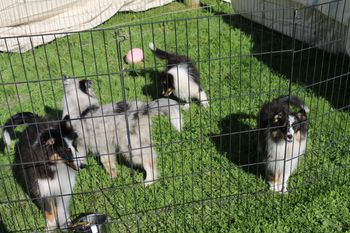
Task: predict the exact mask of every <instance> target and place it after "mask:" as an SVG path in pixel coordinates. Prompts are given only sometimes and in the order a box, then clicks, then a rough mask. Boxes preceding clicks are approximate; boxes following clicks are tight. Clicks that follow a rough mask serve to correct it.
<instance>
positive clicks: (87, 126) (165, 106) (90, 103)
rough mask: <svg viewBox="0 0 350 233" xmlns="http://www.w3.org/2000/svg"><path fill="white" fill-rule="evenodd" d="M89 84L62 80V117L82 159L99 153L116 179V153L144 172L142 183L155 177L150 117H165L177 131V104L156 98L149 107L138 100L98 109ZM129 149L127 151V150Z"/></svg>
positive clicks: (98, 104)
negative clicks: (70, 128) (67, 118)
mask: <svg viewBox="0 0 350 233" xmlns="http://www.w3.org/2000/svg"><path fill="white" fill-rule="evenodd" d="M91 85H92V81H90V80H81V81H79V80H75V79H71V78H67V79H65V81H64V92H65V96H64V98H63V115H66V114H69V115H70V117H71V119H72V126H73V128H74V130H75V131H76V132H77V134H78V135H79V136H78V139H77V145H78V150H79V152H80V154H81V155H82V156H83V157H85V156H86V155H87V152H88V151H90V152H92V153H94V154H98V155H99V156H100V158H101V162H102V164H103V166H104V167H105V169H106V170H107V172H108V173H109V174H110V176H111V177H116V164H115V163H116V155H115V153H116V151H117V150H118V151H119V153H121V154H122V155H123V156H124V157H125V158H126V159H127V160H129V161H130V162H131V163H133V164H135V165H141V166H142V167H143V168H144V169H145V171H146V179H145V180H144V184H145V185H148V184H151V183H153V181H154V180H156V179H157V177H158V172H157V168H156V158H157V154H156V152H155V151H154V149H153V147H152V139H151V134H150V130H151V129H150V126H151V115H168V116H169V118H170V121H171V123H172V125H173V126H174V127H175V128H176V129H177V130H178V131H180V130H181V128H182V126H181V125H182V119H181V113H180V111H179V106H178V103H177V102H176V101H174V100H171V99H164V98H162V99H158V100H154V101H152V102H149V103H148V104H146V103H143V102H141V101H128V102H119V103H111V104H107V105H103V106H101V105H100V103H99V102H98V100H97V98H96V97H95V94H94V92H93V91H92V89H91ZM129 147H130V148H129Z"/></svg>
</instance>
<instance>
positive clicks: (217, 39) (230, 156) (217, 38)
mask: <svg viewBox="0 0 350 233" xmlns="http://www.w3.org/2000/svg"><path fill="white" fill-rule="evenodd" d="M328 4H334V3H328ZM323 6H325V7H326V6H327V4H323V5H319V6H313V7H321V8H322V7H323ZM310 9H312V7H311V8H309V7H308V8H302V9H297V11H296V9H285V8H282V9H278V10H274V13H273V14H272V15H276V16H277V15H281V14H282V15H283V16H284V17H285V18H286V19H290V18H294V24H293V25H294V26H293V27H292V28H291V29H292V30H294V31H292V32H291V34H292V35H294V36H292V37H287V36H284V35H281V34H279V33H277V32H276V31H274V30H271V29H268V28H266V27H264V26H262V25H260V24H256V23H254V22H252V21H249V20H247V19H246V18H245V17H242V15H238V14H222V13H220V12H216V13H217V14H212V12H210V14H209V13H208V12H205V13H203V15H201V16H198V17H194V18H182V19H172V20H165V21H159V22H149V23H138V24H133V25H124V26H119V27H117V28H105V29H95V30H91V31H84V32H74V33H70V35H69V36H66V37H63V38H60V39H57V40H55V41H53V42H51V43H50V44H46V45H43V46H41V47H39V48H37V49H34V50H31V51H30V52H27V53H23V54H9V53H3V54H1V60H0V62H1V67H2V70H1V82H0V83H1V89H2V91H1V93H0V101H1V103H2V110H1V111H2V114H1V116H0V123H1V125H2V127H3V126H4V125H5V122H6V120H7V119H9V118H10V117H11V116H12V115H14V114H16V113H18V112H33V113H37V114H38V115H40V116H47V119H49V120H45V124H53V125H55V124H58V125H59V123H62V122H63V121H62V120H61V119H62V117H64V116H63V115H64V113H68V115H69V114H70V112H72V111H74V106H70V105H69V104H72V103H73V102H74V101H71V102H70V101H69V100H67V98H68V97H67V87H66V86H67V83H66V82H67V81H66V80H65V79H64V78H63V76H70V77H71V78H72V80H86V79H87V80H91V81H92V84H91V83H89V84H88V83H86V82H84V85H89V86H88V88H91V90H93V92H94V94H91V95H89V93H85V94H86V95H89V98H88V107H87V108H88V111H87V113H86V117H83V116H82V115H84V114H83V110H85V109H81V108H80V109H79V107H78V109H79V110H78V115H74V114H72V113H71V115H70V122H73V123H72V125H73V126H74V127H76V128H75V131H76V132H77V133H78V138H83V139H84V140H83V141H84V143H90V144H92V145H91V146H90V147H89V146H87V145H85V146H86V148H85V150H86V149H87V150H90V151H91V152H93V153H86V155H87V154H88V155H89V156H88V157H87V160H86V161H85V163H86V164H87V167H86V168H84V169H81V170H79V171H78V172H77V173H76V181H75V185H74V184H72V183H70V192H68V193H61V194H58V195H57V194H50V195H49V196H51V197H52V196H53V197H55V195H56V196H57V197H58V198H61V197H64V196H70V197H72V198H71V201H70V202H68V204H69V210H70V215H71V216H77V215H79V214H81V213H89V212H93V213H104V214H106V215H107V216H108V217H109V220H108V229H109V230H108V231H107V232H178V231H183V232H201V231H203V232H219V231H222V232H225V231H230V230H232V231H243V232H244V231H245V229H253V228H252V227H251V226H250V228H249V227H248V226H247V225H245V224H244V223H242V222H254V221H253V219H254V218H255V217H257V216H264V218H266V219H269V220H271V221H273V220H276V219H279V218H281V216H283V213H285V212H286V211H288V208H290V206H293V205H296V204H297V202H299V201H300V200H305V199H307V198H308V197H310V198H312V196H313V195H314V192H316V191H315V190H322V189H323V188H324V189H326V188H327V187H331V186H332V185H336V184H343V183H345V182H346V181H347V179H348V178H349V175H348V174H349V159H348V158H347V157H345V156H344V155H345V154H347V153H349V130H350V129H349V127H348V125H347V122H348V116H349V114H348V111H349V106H350V103H349V93H350V92H349V87H348V74H349V69H350V63H349V59H348V57H347V56H346V55H345V54H329V53H327V52H325V51H324V50H319V49H317V48H316V47H315V46H313V45H309V44H304V43H301V42H299V41H298V40H296V38H297V36H296V35H295V32H296V27H297V26H300V27H302V26H303V22H298V23H297V20H295V19H296V17H297V16H298V14H303V13H305V11H309V10H310ZM296 12H297V13H296ZM214 13H215V12H214ZM245 14H246V15H245V16H246V17H247V18H252V15H253V14H254V15H255V16H256V15H258V16H260V17H264V16H263V15H264V14H266V12H248V13H245ZM339 14H340V12H339ZM318 17H319V15H318V13H317V12H316V11H315V13H314V18H315V22H314V24H312V27H315V29H314V30H315V31H317V32H318V33H320V35H319V36H320V37H322V30H317V27H321V26H320V25H321V23H320V21H319V19H318ZM276 20H277V19H276ZM322 20H323V19H321V21H322ZM322 25H324V24H322ZM327 26H328V27H330V28H332V27H335V22H331V21H330V22H327ZM322 27H323V26H322ZM289 29H290V28H289ZM310 31H311V30H310ZM343 33H344V34H345V31H344V32H343ZM40 36H43V35H38V37H40ZM53 36H56V35H53ZM304 36H307V35H304ZM298 38H300V37H298ZM339 38H340V39H338V40H343V38H344V37H343V36H339ZM2 39H4V40H5V41H6V38H2ZM18 39H20V38H18ZM338 40H327V39H325V41H324V45H325V46H326V47H327V46H330V47H331V46H337V43H338V42H339V41H338ZM149 42H154V44H155V45H156V46H157V47H158V48H160V49H162V50H165V51H168V52H172V53H175V54H180V55H185V56H188V57H190V58H191V59H192V62H193V64H194V65H195V66H196V67H197V69H198V71H199V73H200V76H201V81H200V84H201V86H202V88H203V90H205V92H206V93H207V95H208V100H209V107H207V108H205V107H203V106H201V105H200V101H191V104H190V105H189V108H188V109H187V110H185V109H183V104H182V103H180V102H176V104H170V102H168V106H167V109H169V110H170V108H172V107H174V109H177V110H178V111H180V113H181V116H182V118H181V121H182V130H181V132H178V131H177V130H176V128H174V127H173V126H172V124H171V118H172V115H171V113H170V112H168V113H167V114H166V115H168V116H160V115H161V112H160V110H159V108H160V106H159V105H155V106H156V108H155V111H154V112H156V113H155V114H151V113H152V112H153V110H152V108H151V106H152V103H154V102H153V101H154V100H157V99H159V98H164V97H163V96H162V89H163V86H162V85H163V83H162V82H161V80H162V79H161V78H162V75H164V73H163V71H164V70H165V68H166V67H167V66H166V63H165V61H164V60H162V59H159V58H157V57H156V56H154V55H153V53H152V51H151V50H150V49H149V48H148V45H149ZM136 47H138V48H141V49H142V50H143V52H144V61H143V62H142V63H139V64H125V63H124V55H125V54H126V53H127V51H129V50H130V49H132V48H136ZM188 72H189V71H188ZM188 82H190V80H188ZM80 85H81V84H80V82H79V83H77V82H75V84H74V87H75V89H74V90H75V91H76V92H78V91H79V90H82V87H81V86H80ZM187 86H188V85H187ZM65 90H66V95H65ZM89 90H90V89H89ZM280 95H295V96H299V97H300V98H301V99H302V100H304V101H305V103H306V105H307V106H308V107H309V108H310V113H309V115H308V127H309V128H308V139H307V152H306V156H304V154H301V155H300V156H301V157H305V158H304V159H303V160H302V162H300V165H298V169H297V171H296V172H295V173H294V175H292V176H291V178H290V180H289V181H288V183H289V185H288V191H289V193H290V194H288V195H284V194H274V192H271V191H269V188H268V185H267V183H266V180H265V173H264V168H265V165H266V161H265V160H264V158H263V156H262V155H261V153H259V152H258V150H257V143H258V132H259V131H263V130H265V129H262V128H260V129H259V128H257V125H256V122H257V114H258V112H259V110H260V108H261V107H262V105H263V104H264V103H266V102H267V101H270V100H272V99H274V98H276V97H278V96H280ZM72 98H73V97H72ZM62 99H63V102H66V104H67V106H68V107H67V108H68V110H67V111H65V110H63V112H62V110H61V109H62V105H61V104H62ZM73 99H74V98H73ZM76 99H78V105H80V104H81V105H82V104H83V102H82V101H83V100H81V99H80V97H78V96H76ZM95 100H97V102H94V101H95ZM130 101H135V102H132V103H134V104H135V106H136V107H135V108H132V107H131V106H133V104H132V103H131V102H130ZM100 103H101V105H105V104H109V103H113V105H112V110H111V111H112V112H108V111H107V112H104V111H105V110H104V109H105V108H101V106H100ZM121 103H122V105H123V106H124V107H123V106H121V105H120V104H121ZM142 103H144V104H142ZM128 104H129V105H128ZM63 105H64V104H63ZM94 106H95V107H96V109H95V107H94ZM98 109H102V110H101V113H100V115H98V114H97V113H96V114H95V112H94V111H100V110H98ZM145 109H146V110H147V111H145ZM136 113H137V114H138V115H137V117H135V114H136ZM90 114H91V115H90ZM94 114H95V115H94ZM116 116H117V117H116ZM22 117H23V115H22ZM142 119H146V120H145V122H146V124H141V123H140V122H141V120H142ZM66 121H67V120H66ZM66 121H64V122H66ZM83 121H84V122H85V123H81V122H83ZM74 122H79V123H77V124H74ZM120 122H122V123H120ZM125 122H127V124H125ZM135 122H136V123H135ZM133 123H134V126H135V124H136V128H135V129H133V128H132V126H133ZM12 124H14V123H13V122H12ZM38 124H39V123H38V122H34V123H32V124H31V123H27V124H26V125H27V127H30V125H34V126H37V125H38ZM40 124H44V123H42V122H41V123H40ZM79 124H81V125H80V126H79ZM83 124H85V125H84V126H83ZM118 124H122V125H123V124H125V127H126V129H124V128H123V127H122V129H123V130H124V131H122V133H121V131H119V134H121V136H116V135H118V130H116V129H121V128H118V127H120V126H117V125H118ZM14 125H15V124H14ZM89 125H90V126H91V125H92V126H91V129H88V128H86V127H87V126H89ZM10 126H11V124H10ZM74 127H73V128H74ZM79 127H80V128H79ZM59 128H60V127H59ZM36 130H37V132H38V133H40V131H39V129H38V128H36ZM89 130H90V131H89ZM96 131H98V132H102V133H100V134H98V135H96ZM22 132H24V131H23V127H19V130H17V131H16V133H15V138H16V139H17V138H20V136H21V134H23V133H22ZM111 132H112V133H111ZM137 132H138V134H137ZM144 132H146V134H148V136H145V135H143V136H142V137H145V138H150V139H151V143H150V144H147V143H145V144H143V143H144V141H142V140H141V136H140V135H141V134H142V133H144ZM113 133H114V134H115V136H114V138H113V136H110V135H113ZM89 134H92V135H93V136H92V137H90V136H89ZM133 134H137V135H139V139H138V140H136V141H137V142H136V144H135V142H134V144H133V142H132V139H131V137H132V135H133ZM62 135H63V133H62V132H61V136H62ZM22 136H23V135H22ZM120 137H121V138H124V139H125V140H126V142H124V144H123V142H120V141H118V139H119V138H120ZM61 139H62V138H61ZM145 140H146V141H147V139H145ZM87 141H89V142H87ZM107 141H112V142H111V145H112V144H113V143H114V144H115V147H114V148H109V149H108V148H107V146H106V145H105V143H106V144H107ZM44 143H45V142H44ZM108 145H110V144H108ZM123 145H124V146H125V145H126V146H127V150H125V151H123V150H117V148H118V147H119V149H121V147H122V146H123ZM41 147H43V145H41ZM78 148H79V146H78ZM88 148H90V149H88ZM93 148H104V149H105V150H103V151H101V150H102V149H101V150H100V151H96V150H98V149H93ZM147 148H153V150H154V151H152V156H155V154H154V155H153V153H156V154H157V159H156V167H157V168H158V173H159V177H158V179H157V180H156V181H155V182H154V183H153V184H151V185H148V186H147V187H145V186H144V185H143V180H144V179H145V176H147V174H146V173H145V171H144V169H143V168H142V166H139V165H138V164H137V163H129V162H127V160H128V159H129V160H130V159H131V157H132V156H133V154H134V153H135V150H138V149H144V150H147ZM2 149H3V152H2V156H1V158H0V161H1V162H0V166H1V169H0V172H1V175H0V180H1V187H2V188H1V190H0V198H1V205H0V208H1V221H2V222H3V225H4V230H3V231H5V228H6V231H9V232H32V231H44V230H45V229H46V226H47V222H48V221H49V216H47V215H45V216H46V219H45V218H44V217H43V211H42V210H41V209H40V208H38V207H37V206H36V205H35V204H34V202H35V201H39V200H42V199H44V197H42V196H40V194H37V196H34V197H33V196H31V195H29V193H30V189H31V188H32V187H31V186H30V185H31V184H25V185H24V186H21V185H20V181H19V180H20V179H21V178H22V179H23V176H22V177H19V178H18V177H17V176H16V174H15V171H14V170H13V167H14V165H16V162H15V161H14V158H15V157H16V155H15V154H16V153H18V149H19V147H18V142H17V143H16V144H15V143H12V144H11V146H10V147H6V146H5V145H2ZM31 150H32V149H29V148H28V151H31ZM41 150H42V151H45V149H41ZM81 150H84V149H80V150H79V152H80V153H81V156H82V157H85V156H86V155H85V154H84V153H83V152H82V151H81ZM16 151H17V152H16ZM117 152H119V153H118V155H119V154H120V153H123V154H125V157H126V159H125V158H124V159H123V156H118V158H117V162H116V163H115V165H116V178H111V171H108V169H103V167H106V166H103V165H105V163H104V162H103V158H108V163H107V164H109V166H111V165H110V164H111V163H112V162H113V161H112V162H111V160H112V158H113V156H114V155H116V154H117ZM22 154H23V153H22ZM93 154H95V156H93ZM97 154H98V155H97ZM96 155H97V156H96ZM23 156H24V155H23ZM298 156H299V155H298ZM19 157H21V155H19ZM152 158H153V157H152ZM46 162H47V164H51V163H52V161H49V160H48V161H46ZM30 163H31V164H33V166H35V164H36V162H34V161H32V162H30ZM101 163H102V164H103V165H102V164H101ZM298 163H299V162H298ZM141 164H142V162H141ZM17 165H23V163H18V164H17ZM51 166H52V164H51ZM107 168H108V165H107ZM52 169H54V168H52ZM68 169H69V168H66V172H67V171H68ZM146 172H147V171H146ZM46 175H47V171H46ZM65 178H67V177H65ZM68 179H69V180H71V178H68ZM73 179H74V178H73ZM62 182H63V181H62ZM58 185H59V186H60V185H61V183H60V182H59V184H58ZM28 186H29V187H28ZM73 186H74V187H73ZM65 204H67V203H65ZM44 210H45V208H44ZM64 210H66V209H64ZM264 211H266V215H268V216H265V215H264V213H263V212H264ZM44 212H45V211H44ZM68 215H69V214H68V213H65V217H66V218H68V217H69V216H68ZM72 218H73V217H71V219H72ZM65 220H68V219H65ZM45 221H46V222H45ZM59 224H60V225H61V224H62V225H61V228H62V229H63V228H66V227H67V225H64V224H63V223H62V222H60V223H59ZM257 224H258V223H257ZM246 227H248V228H246Z"/></svg>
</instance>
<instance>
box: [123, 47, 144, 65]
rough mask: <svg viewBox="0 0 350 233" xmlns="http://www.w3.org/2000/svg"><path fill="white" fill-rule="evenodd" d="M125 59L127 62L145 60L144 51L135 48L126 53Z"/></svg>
mask: <svg viewBox="0 0 350 233" xmlns="http://www.w3.org/2000/svg"><path fill="white" fill-rule="evenodd" d="M124 61H125V63H127V64H131V63H139V62H142V61H143V51H142V49H140V48H133V49H132V50H129V52H128V53H127V54H126V55H125V57H124Z"/></svg>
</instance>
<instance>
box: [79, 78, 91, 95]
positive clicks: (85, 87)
mask: <svg viewBox="0 0 350 233" xmlns="http://www.w3.org/2000/svg"><path fill="white" fill-rule="evenodd" d="M91 84H92V82H91V80H87V79H84V80H80V81H79V89H80V90H81V91H82V92H84V93H85V94H87V95H90V93H89V88H90V87H91Z"/></svg>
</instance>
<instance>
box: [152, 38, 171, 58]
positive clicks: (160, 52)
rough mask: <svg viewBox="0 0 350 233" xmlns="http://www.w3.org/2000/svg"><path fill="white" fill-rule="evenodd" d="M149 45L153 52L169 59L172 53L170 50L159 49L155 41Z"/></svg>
mask: <svg viewBox="0 0 350 233" xmlns="http://www.w3.org/2000/svg"><path fill="white" fill-rule="evenodd" d="M148 47H149V48H150V50H151V51H152V52H153V54H154V55H155V56H156V57H158V58H160V59H166V60H168V59H169V57H170V56H171V55H172V54H170V53H168V52H165V51H164V50H161V49H158V48H157V47H156V46H155V45H154V43H153V42H150V43H149V45H148Z"/></svg>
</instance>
